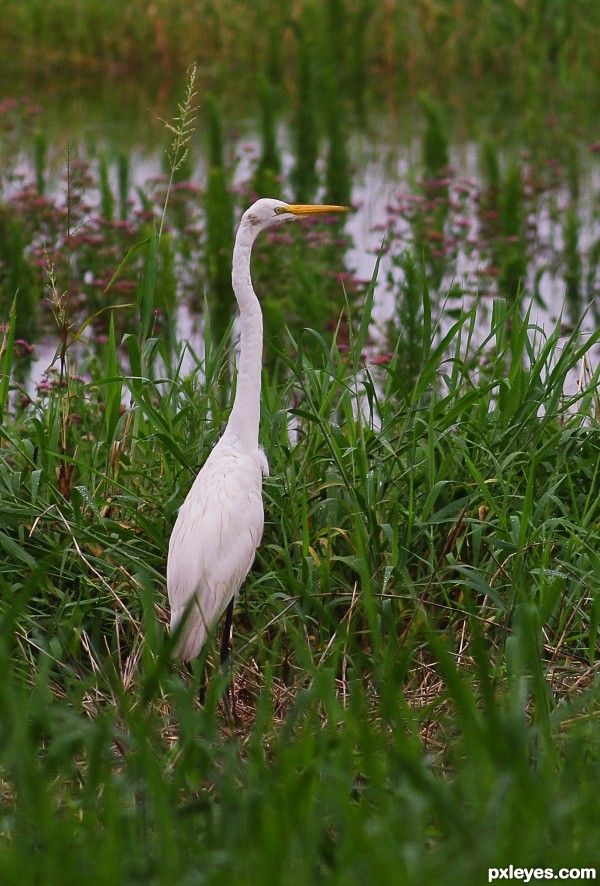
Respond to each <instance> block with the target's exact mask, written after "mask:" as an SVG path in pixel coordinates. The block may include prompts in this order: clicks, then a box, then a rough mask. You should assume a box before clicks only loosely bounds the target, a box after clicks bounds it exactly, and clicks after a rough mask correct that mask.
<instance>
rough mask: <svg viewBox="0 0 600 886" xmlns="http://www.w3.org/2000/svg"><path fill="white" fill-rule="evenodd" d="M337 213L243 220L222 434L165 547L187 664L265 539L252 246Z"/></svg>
mask: <svg viewBox="0 0 600 886" xmlns="http://www.w3.org/2000/svg"><path fill="white" fill-rule="evenodd" d="M342 211H345V207H343V206H323V205H316V206H312V205H308V206H307V205H301V204H287V203H283V202H282V201H281V200H268V199H262V200H258V201H257V202H256V203H254V204H253V205H252V206H251V207H250V208H249V209H248V210H246V212H245V213H244V215H243V216H242V219H241V222H240V226H239V228H238V232H237V235H236V240H235V246H234V250H233V268H232V283H233V290H234V293H235V296H236V299H237V302H238V306H239V310H240V356H239V362H238V379H237V386H236V395H235V400H234V403H233V407H232V410H231V414H230V416H229V421H228V423H227V426H226V428H225V431H224V433H223V436H222V437H221V439H220V440H219V442H218V443H217V445H216V446H215V448H214V449H213V451H212V452H211V453H210V455H209V456H208V458H207V460H206V462H205V464H204V466H203V467H202V469H201V471H200V473H199V474H198V476H197V477H196V479H195V481H194V483H193V485H192V488H191V489H190V491H189V493H188V495H187V497H186V499H185V501H184V503H183V505H182V506H181V508H180V510H179V514H178V516H177V520H176V522H175V526H174V528H173V533H172V535H171V539H170V541H169V554H168V559H167V590H168V595H169V602H170V605H171V630H174V629H175V628H176V627H177V626H178V625H179V623H180V622H181V621H182V620H183V621H184V624H183V627H182V628H181V633H180V636H179V642H178V644H177V649H176V654H177V655H179V656H181V658H183V659H185V660H189V659H191V658H194V657H195V656H196V655H198V653H199V652H200V650H201V649H202V646H203V645H204V643H205V641H206V638H207V636H208V635H209V634H210V633H211V632H212V630H213V629H214V627H215V625H216V624H217V622H218V620H219V618H220V617H221V615H222V614H223V612H224V611H225V609H226V608H227V606H228V605H229V604H230V603H232V601H233V598H234V597H235V594H236V593H237V591H238V590H239V588H240V585H241V584H242V582H243V581H244V579H245V578H246V576H247V574H248V572H249V571H250V568H251V566H252V563H253V560H254V556H255V554H256V549H257V547H258V545H259V543H260V540H261V537H262V533H263V523H264V512H263V502H262V477H263V475H264V474H267V473H268V465H267V459H266V457H265V454H264V452H263V451H262V449H260V447H259V445H258V427H259V418H260V376H261V363H262V347H263V331H262V313H261V310H260V305H259V303H258V299H257V298H256V294H255V292H254V289H253V288H252V281H251V278H250V254H251V250H252V245H253V243H254V241H255V239H256V237H257V235H258V234H259V233H260V231H262V230H264V228H267V227H270V226H271V225H276V224H279V223H281V222H283V221H286V220H287V219H293V218H299V217H302V216H303V215H309V214H312V213H322V212H342Z"/></svg>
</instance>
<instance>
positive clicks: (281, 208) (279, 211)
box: [273, 206, 286, 215]
mask: <svg viewBox="0 0 600 886" xmlns="http://www.w3.org/2000/svg"><path fill="white" fill-rule="evenodd" d="M285 210H286V207H285V206H276V207H275V209H274V210H273V212H274V213H275V215H281V214H282V212H285Z"/></svg>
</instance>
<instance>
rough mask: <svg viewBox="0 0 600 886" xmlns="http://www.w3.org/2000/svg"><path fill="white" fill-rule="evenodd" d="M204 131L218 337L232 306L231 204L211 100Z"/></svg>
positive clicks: (209, 264) (209, 265)
mask: <svg viewBox="0 0 600 886" xmlns="http://www.w3.org/2000/svg"><path fill="white" fill-rule="evenodd" d="M207 128H208V139H209V150H208V163H209V169H208V182H207V188H206V202H205V212H206V251H205V261H206V270H207V277H208V301H209V305H210V310H211V318H212V323H213V326H214V329H215V334H216V335H217V337H221V336H222V335H223V334H224V332H225V330H226V329H227V326H228V324H229V318H230V317H231V314H232V312H233V308H234V304H235V300H234V295H233V289H232V286H231V253H232V250H233V201H232V198H231V193H230V191H229V182H228V176H227V172H226V170H225V166H224V155H223V128H222V122H221V116H220V112H219V108H218V105H217V103H216V101H215V100H214V98H212V97H209V100H208V101H207Z"/></svg>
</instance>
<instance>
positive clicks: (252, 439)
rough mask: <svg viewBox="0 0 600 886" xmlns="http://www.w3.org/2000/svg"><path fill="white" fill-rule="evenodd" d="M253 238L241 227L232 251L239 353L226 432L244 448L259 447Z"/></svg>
mask: <svg viewBox="0 0 600 886" xmlns="http://www.w3.org/2000/svg"><path fill="white" fill-rule="evenodd" d="M254 239H255V232H254V231H253V230H251V229H242V228H240V230H239V232H238V235H237V238H236V242H235V246H234V250H233V269H232V275H231V276H232V283H233V291H234V293H235V297H236V299H237V303H238V307H239V310H240V353H239V359H238V371H237V384H236V391H235V400H234V401H233V408H232V410H231V414H230V416H229V421H228V423H227V428H226V430H225V434H226V435H227V437H229V438H235V439H237V441H238V442H239V443H240V444H241V445H242V446H243V447H244V448H249V449H255V448H256V447H257V446H258V424H259V420H260V383H261V369H262V349H263V320H262V311H261V309H260V304H259V303H258V299H257V297H256V293H255V292H254V289H253V288H252V279H251V277H250V253H251V251H252V244H253V242H254Z"/></svg>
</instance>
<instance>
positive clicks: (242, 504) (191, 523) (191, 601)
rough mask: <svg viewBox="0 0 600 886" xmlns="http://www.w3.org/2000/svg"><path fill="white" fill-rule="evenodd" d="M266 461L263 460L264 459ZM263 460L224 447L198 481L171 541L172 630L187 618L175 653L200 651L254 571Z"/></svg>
mask: <svg viewBox="0 0 600 886" xmlns="http://www.w3.org/2000/svg"><path fill="white" fill-rule="evenodd" d="M263 458H264V456H263ZM261 486H262V471H261V460H260V457H259V456H258V453H257V454H256V455H248V454H240V453H237V452H236V451H235V450H233V449H230V448H227V447H223V446H221V445H220V443H219V444H217V446H216V447H215V449H213V451H212V452H211V454H210V456H209V457H208V459H207V461H206V464H205V465H204V467H203V468H202V470H201V471H200V473H199V474H198V476H197V477H196V480H195V481H194V485H193V486H192V488H191V489H190V491H189V493H188V496H187V498H186V500H185V501H184V503H183V505H182V506H181V508H180V510H179V515H178V517H177V521H176V523H175V527H174V529H173V533H172V535H171V539H170V542H169V556H168V560H167V590H168V594H169V602H170V604H171V630H173V629H174V628H175V627H176V626H177V625H178V624H179V622H180V621H181V620H182V619H184V618H185V625H184V627H183V629H182V632H181V636H180V640H179V643H178V647H177V650H176V654H177V655H179V656H181V658H183V659H186V660H188V659H190V658H194V657H195V656H196V655H198V653H199V652H200V649H201V648H202V646H203V644H204V642H205V640H206V636H207V634H208V633H209V632H210V631H211V630H212V629H213V628H214V626H215V624H216V623H217V621H218V620H219V618H220V616H221V615H222V613H223V612H224V611H225V609H226V607H227V604H228V603H229V601H230V600H231V598H232V597H233V596H234V594H236V593H237V591H238V590H239V587H240V585H241V584H242V582H243V580H244V579H245V577H246V575H247V574H248V572H249V571H250V567H251V566H252V562H253V560H254V556H255V553H256V548H257V547H258V544H259V542H260V539H261V537H262V532H263V523H264V512H263V503H262V495H261Z"/></svg>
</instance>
